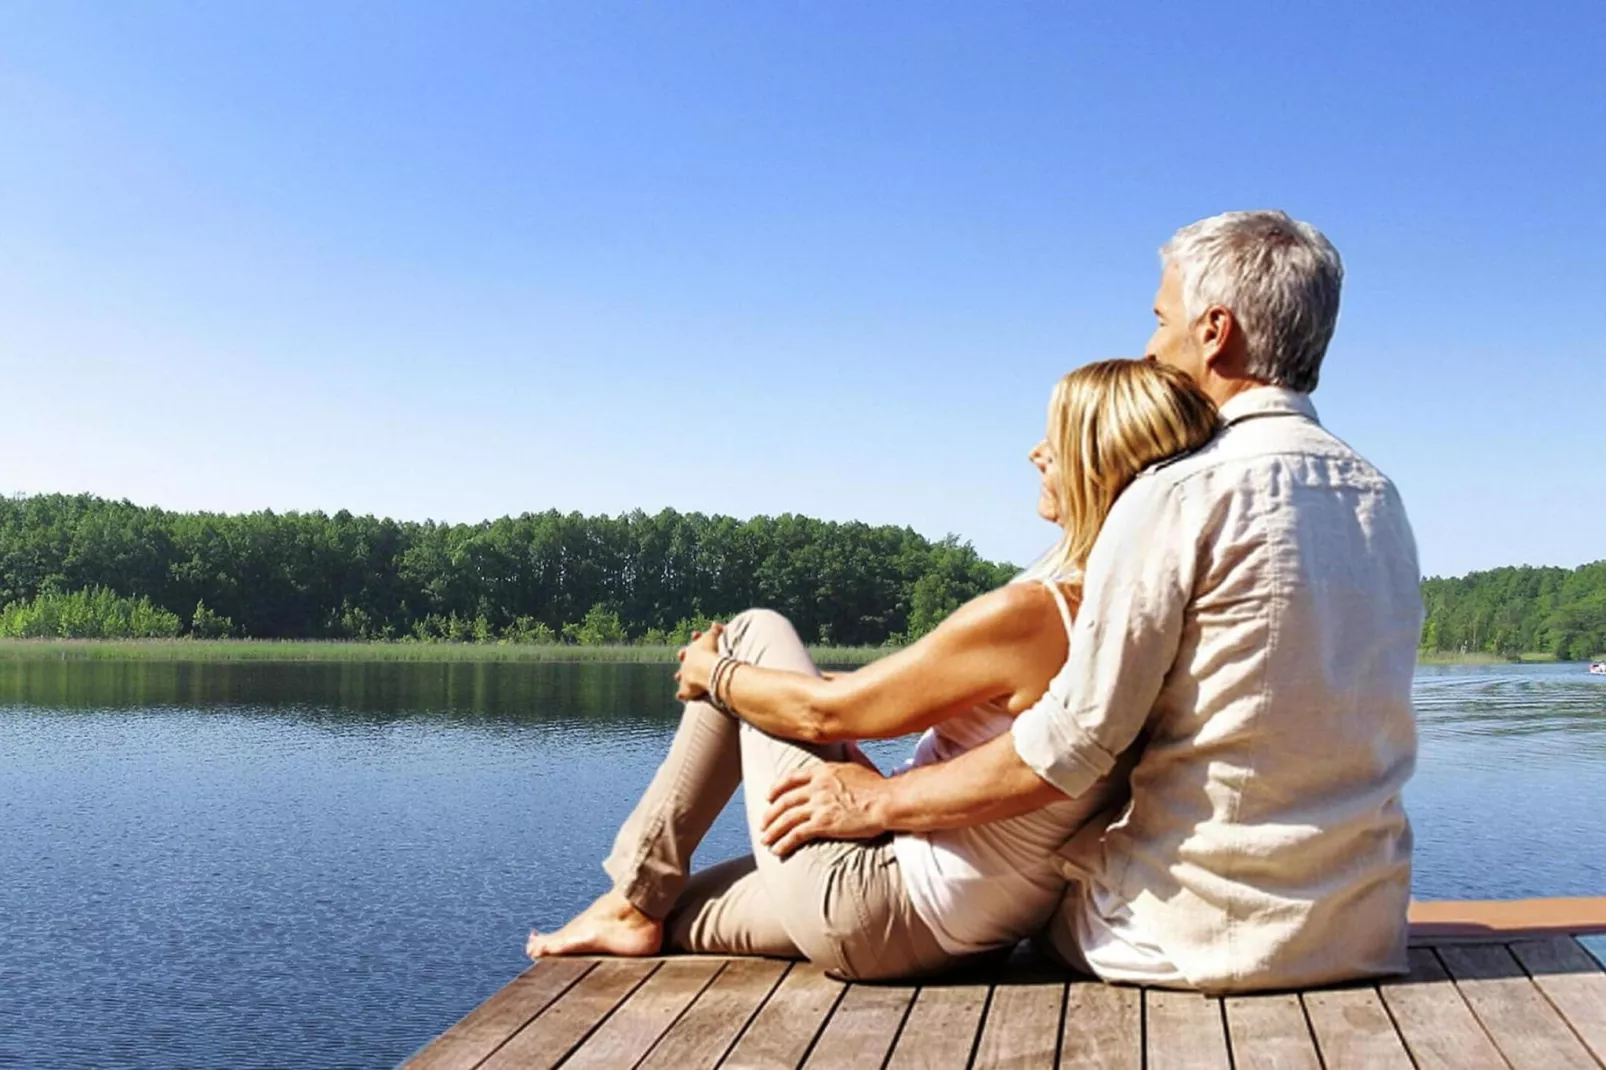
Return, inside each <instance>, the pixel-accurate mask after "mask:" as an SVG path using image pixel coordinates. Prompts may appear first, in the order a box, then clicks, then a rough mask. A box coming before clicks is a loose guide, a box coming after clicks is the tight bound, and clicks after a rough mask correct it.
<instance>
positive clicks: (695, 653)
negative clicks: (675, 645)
mask: <svg viewBox="0 0 1606 1070" xmlns="http://www.w3.org/2000/svg"><path fill="white" fill-rule="evenodd" d="M724 633H725V626H724V625H723V624H710V625H709V626H708V631H706V632H692V633H691V642H690V643H687V644H686V645H685V646H683V647H681V648H680V650H679V652H677V653H676V654H675V658H676V660H677V661H679V662H680V669H679V671H677V672H676V673H675V679H676V680H678V681H679V682H680V689H679V690H677V691H676V692H675V697H676V698H678V699H679V700H680V701H682V702H692V701H694V700H696V699H700V698H704V697H705V696H707V694H708V677H709V675H710V674H712V673H713V671H714V663H715V662H716V661H718V660H719V637H720V636H721V635H723V634H724Z"/></svg>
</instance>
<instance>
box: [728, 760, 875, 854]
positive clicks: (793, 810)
mask: <svg viewBox="0 0 1606 1070" xmlns="http://www.w3.org/2000/svg"><path fill="white" fill-rule="evenodd" d="M886 784H887V782H886V780H885V779H884V778H883V777H882V776H881V774H880V773H877V772H874V771H873V770H871V769H866V768H865V767H864V766H862V765H859V764H858V763H857V762H820V763H818V764H814V765H810V766H808V767H807V768H804V769H798V770H796V771H794V772H791V773H787V774H786V775H785V776H783V777H781V778H780V779H779V780H777V781H776V782H775V785H774V786H773V787H772V788H770V807H769V809H768V810H766V811H765V812H764V825H763V829H762V830H761V832H760V834H759V837H760V839H762V840H763V841H764V845H765V846H766V847H768V848H769V849H770V850H772V851H774V852H775V853H776V854H777V855H779V856H780V857H781V858H785V857H786V856H787V855H789V854H791V853H792V852H793V851H795V850H797V849H798V848H799V847H802V846H803V845H804V844H805V843H808V842H810V841H811V840H822V839H830V840H867V839H870V838H871V837H874V836H879V835H881V833H883V832H885V831H886V827H887V826H886V821H885V820H884V819H883V818H882V816H881V814H882V811H883V807H882V806H881V798H882V795H883V794H884V793H885V791H886Z"/></svg>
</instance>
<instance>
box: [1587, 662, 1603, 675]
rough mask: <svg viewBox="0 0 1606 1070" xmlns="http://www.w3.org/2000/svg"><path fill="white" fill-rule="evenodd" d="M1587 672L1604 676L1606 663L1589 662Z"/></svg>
mask: <svg viewBox="0 0 1606 1070" xmlns="http://www.w3.org/2000/svg"><path fill="white" fill-rule="evenodd" d="M1589 671H1590V672H1592V673H1594V674H1595V675H1596V676H1606V661H1592V662H1590V663H1589Z"/></svg>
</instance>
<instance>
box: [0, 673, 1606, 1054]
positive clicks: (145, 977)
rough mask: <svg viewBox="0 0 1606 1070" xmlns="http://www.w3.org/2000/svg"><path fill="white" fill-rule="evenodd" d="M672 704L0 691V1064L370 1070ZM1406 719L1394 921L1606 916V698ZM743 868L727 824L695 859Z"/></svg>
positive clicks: (627, 682) (453, 678)
mask: <svg viewBox="0 0 1606 1070" xmlns="http://www.w3.org/2000/svg"><path fill="white" fill-rule="evenodd" d="M673 696H674V685H673V682H672V681H671V679H670V669H669V668H668V666H664V667H658V666H636V665H602V664H596V665H551V664H525V665H520V664H468V663H457V664H414V663H403V664H324V665H315V664H177V665H175V664H157V663H136V662H112V663H104V662H61V661H55V662H7V663H0V924H3V928H0V1066H28V1067H44V1066H74V1067H77V1066H108V1067H181V1066H182V1067H189V1066H230V1067H270V1066H280V1067H282V1066H296V1067H365V1066H390V1065H394V1064H395V1063H397V1062H399V1061H400V1060H402V1059H404V1058H406V1057H407V1056H408V1055H409V1054H411V1053H412V1052H413V1051H415V1050H416V1049H417V1048H418V1047H419V1046H421V1045H422V1044H423V1043H425V1042H426V1041H428V1040H429V1039H430V1038H431V1037H433V1036H434V1035H435V1034H436V1033H438V1032H440V1031H441V1030H442V1029H444V1028H446V1027H447V1026H448V1025H450V1024H451V1023H452V1022H453V1021H455V1020H456V1019H457V1018H459V1017H461V1016H462V1015H463V1014H464V1013H465V1012H467V1011H468V1010H469V1009H470V1008H471V1007H473V1006H474V1005H475V1004H476V1003H478V1002H479V1001H480V1000H482V999H483V998H484V997H485V996H487V995H489V994H490V993H491V992H493V991H495V990H496V989H497V988H498V987H500V986H501V985H502V984H504V983H505V982H506V981H507V980H508V979H509V978H511V977H512V976H513V975H514V974H516V973H517V972H518V971H519V970H520V969H521V968H522V966H523V965H524V960H523V957H522V954H521V949H522V947H523V943H524V936H525V933H526V932H527V930H528V929H529V928H530V927H531V926H535V927H542V928H545V927H551V926H554V925H556V924H558V923H560V922H561V921H563V920H564V919H565V918H566V917H567V916H568V915H569V914H570V913H572V912H573V911H574V910H576V909H578V908H579V907H580V906H583V905H584V904H585V903H586V902H588V901H589V900H590V899H591V898H592V897H593V896H594V895H596V894H597V893H598V892H600V891H601V890H602V889H603V888H604V879H603V876H602V873H601V870H600V869H599V867H598V863H599V861H600V860H601V858H602V857H603V855H604V853H605V852H606V850H607V848H608V845H609V843H610V841H611V839H612V835H613V832H614V829H615V828H616V827H617V825H618V823H619V821H620V820H621V819H622V818H623V816H624V814H625V813H626V812H627V810H628V809H629V807H630V804H631V802H632V801H633V800H634V799H635V797H636V794H637V793H638V792H639V791H640V790H641V788H642V787H643V786H645V784H646V782H647V780H648V778H649V777H650V776H651V773H652V770H653V768H654V766H655V764H656V762H657V761H658V758H659V757H660V755H661V754H662V751H663V749H664V746H665V743H666V740H667V737H668V734H669V733H670V732H671V731H672V729H673V726H674V718H675V716H676V710H677V707H676V705H675V702H674V697H673ZM1416 701H1417V709H1418V713H1419V717H1420V720H1421V731H1422V747H1421V762H1420V765H1419V768H1418V772H1417V775H1416V778H1415V780H1414V781H1412V783H1411V786H1410V788H1409V790H1408V793H1407V805H1408V808H1409V811H1410V814H1411V817H1412V820H1413V822H1414V824H1415V827H1416V835H1417V855H1416V893H1417V895H1418V896H1419V897H1420V898H1435V899H1436V898H1508V897H1526V896H1567V895H1606V849H1603V848H1606V808H1603V807H1602V806H1601V802H1602V799H1603V797H1606V791H1603V789H1606V677H1590V676H1588V675H1587V674H1586V673H1585V672H1584V667H1583V666H1579V665H1542V666H1497V667H1464V668H1463V667H1427V668H1423V669H1421V670H1419V673H1418V678H1417V685H1416ZM906 750H907V744H906V743H894V744H884V745H879V746H878V747H876V748H874V749H873V753H875V754H876V756H877V757H878V758H888V759H890V758H892V757H894V756H901V755H902V754H903V753H904V752H905V751H906ZM885 764H886V763H885V762H883V765H885ZM745 850H746V846H745V842H744V838H743V831H742V828H741V826H740V824H739V823H738V821H737V820H736V815H735V814H734V813H733V812H731V811H727V813H726V815H725V816H724V817H723V818H722V819H721V821H720V823H719V825H718V826H717V827H716V828H715V830H714V833H713V835H712V836H711V837H710V839H709V841H708V842H707V843H705V846H704V848H703V854H702V855H701V856H700V860H708V861H712V860H717V859H720V858H724V857H728V856H730V855H733V854H736V853H739V852H743V851H745Z"/></svg>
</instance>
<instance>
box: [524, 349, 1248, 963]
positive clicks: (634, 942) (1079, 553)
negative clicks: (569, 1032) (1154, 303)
mask: <svg viewBox="0 0 1606 1070" xmlns="http://www.w3.org/2000/svg"><path fill="white" fill-rule="evenodd" d="M1215 430H1216V412H1215V407H1214V406H1213V405H1212V404H1211V402H1210V400H1209V399H1208V398H1207V397H1206V396H1205V395H1204V394H1203V393H1202V392H1201V391H1200V390H1199V388H1198V387H1197V386H1195V385H1194V383H1193V381H1192V380H1191V379H1189V378H1188V377H1187V376H1186V375H1184V374H1182V373H1181V372H1178V371H1176V370H1174V369H1172V368H1168V367H1165V366H1162V365H1159V364H1153V363H1146V362H1143V361H1132V360H1111V361H1104V362H1101V363H1097V364H1091V365H1088V366H1087V367H1084V368H1080V369H1078V370H1077V371H1074V372H1072V373H1071V374H1069V375H1067V376H1065V377H1064V378H1063V379H1061V380H1060V382H1059V383H1058V384H1057V385H1056V387H1055V389H1054V394H1053V398H1052V400H1051V401H1050V404H1049V411H1048V431H1047V435H1046V437H1045V438H1044V440H1043V441H1042V442H1040V443H1038V445H1037V446H1036V447H1035V448H1033V450H1032V451H1031V454H1030V458H1031V461H1032V463H1033V464H1034V465H1035V466H1036V467H1037V468H1038V470H1039V472H1040V473H1041V477H1042V491H1041V495H1040V497H1039V499H1038V503H1037V511H1038V513H1039V515H1041V516H1042V517H1044V518H1045V519H1047V520H1050V521H1052V522H1054V523H1056V524H1058V525H1059V526H1060V527H1061V529H1062V533H1061V536H1060V540H1059V542H1058V544H1057V545H1056V546H1055V548H1054V549H1053V550H1052V551H1050V553H1049V554H1048V555H1046V556H1045V557H1044V559H1043V560H1042V561H1040V562H1039V563H1038V565H1036V566H1034V567H1033V568H1032V569H1031V570H1029V572H1028V574H1027V575H1026V576H1023V577H1021V578H1020V579H1019V580H1017V581H1016V582H1014V583H1011V584H1009V585H1007V586H1005V587H1003V588H1000V589H999V590H996V591H992V592H990V593H988V594H985V595H982V596H981V597H979V598H977V599H975V600H973V601H971V602H970V603H968V604H967V605H965V606H963V607H961V608H960V609H959V610H957V611H956V612H955V613H954V614H953V615H952V616H951V617H949V618H948V619H947V620H945V621H944V622H943V623H942V624H941V625H940V626H938V627H937V628H936V629H935V630H934V631H932V632H931V633H930V634H929V635H927V636H925V637H924V638H922V639H921V640H920V641H919V642H917V643H914V644H913V645H911V646H909V647H907V648H905V649H903V650H900V651H898V652H897V653H895V654H892V655H890V656H888V657H886V658H883V659H881V660H879V661H877V662H875V663H873V664H871V665H867V666H865V667H864V668H862V669H860V670H858V671H857V672H853V673H847V674H843V675H837V676H832V677H829V678H826V677H822V676H821V675H820V674H819V673H818V672H817V670H816V669H815V668H814V666H813V664H812V663H811V662H810V661H809V657H808V654H807V652H806V651H805V650H804V647H803V644H802V642H801V641H799V639H798V637H797V635H796V634H795V633H794V632H793V631H792V629H791V626H790V625H789V624H787V622H786V621H785V619H784V618H782V617H780V616H779V615H778V614H775V613H771V612H768V611H763V610H757V611H749V612H747V613H743V614H741V615H740V616H738V617H736V618H735V619H733V620H732V621H731V622H730V624H729V625H727V626H724V627H720V626H718V625H716V626H715V627H714V628H712V629H710V631H709V633H708V634H707V635H700V636H697V637H695V639H694V641H693V643H692V644H691V645H690V646H688V647H687V648H686V649H685V650H683V651H681V653H680V658H681V669H680V672H679V673H677V674H676V676H677V679H679V680H680V682H681V688H680V696H679V697H681V698H682V699H685V700H686V709H685V713H684V715H683V717H682V719H681V723H680V728H679V730H678V731H677V732H676V734H675V738H674V741H673V743H672V744H671V745H670V751H669V757H668V758H667V759H666V760H665V762H664V764H663V765H662V766H661V767H660V768H659V770H658V773H657V776H656V777H655V778H654V779H653V782H652V784H651V785H650V786H649V787H648V789H647V792H646V794H645V795H644V796H643V797H642V799H641V802H640V803H638V804H637V806H636V809H635V811H634V812H633V813H632V814H631V815H630V817H629V819H628V820H627V821H626V822H625V824H624V827H623V828H622V829H621V830H620V832H619V836H618V839H617V840H616V841H615V844H614V849H613V852H612V854H611V855H610V856H609V858H608V860H607V861H606V862H605V863H604V868H605V869H606V870H607V872H608V873H609V875H610V876H611V877H612V878H613V881H614V887H613V890H612V891H610V892H608V893H607V894H605V895H603V896H602V898H600V899H599V900H597V902H596V903H594V904H593V905H592V906H591V907H589V908H587V909H586V911H585V912H584V913H582V914H580V915H579V916H578V917H577V918H575V919H574V920H573V921H571V922H569V924H567V925H565V926H564V927H563V928H562V929H559V930H558V931H557V932H555V933H551V934H541V933H531V934H530V940H529V943H528V945H527V948H526V950H527V952H528V953H529V954H530V956H531V957H532V958H539V957H541V956H543V955H563V954H596V953H602V954H618V955H651V954H656V953H658V952H659V951H660V950H661V949H662V948H663V946H664V945H665V943H667V944H668V946H669V947H670V948H672V949H675V950H679V951H692V952H706V953H720V954H759V955H771V956H777V957H783V958H808V959H810V960H812V961H814V962H817V963H819V964H820V965H822V966H823V967H825V968H826V969H827V970H828V971H829V972H831V973H833V974H835V975H837V976H840V977H844V978H848V979H874V978H889V977H900V976H912V975H918V974H923V973H928V972H931V971H933V970H937V969H940V968H942V967H944V966H946V965H948V964H950V963H952V962H953V961H955V960H956V959H958V958H960V957H963V956H965V955H969V954H973V953H977V952H981V951H986V950H989V949H991V948H996V947H1005V946H1010V945H1013V944H1014V943H1015V942H1016V941H1018V940H1019V939H1021V938H1022V937H1023V936H1026V935H1028V934H1030V933H1032V932H1033V931H1035V930H1036V929H1037V928H1038V927H1039V926H1041V924H1042V923H1043V921H1044V920H1045V919H1046V918H1047V917H1048V915H1049V913H1050V912H1051V911H1052V910H1053V909H1054V906H1055V905H1056V904H1057V903H1058V901H1059V898H1060V896H1061V894H1062V892H1063V888H1064V880H1063V878H1062V877H1061V876H1060V875H1059V873H1058V872H1057V870H1056V869H1055V867H1054V865H1053V861H1052V859H1053V854H1054V851H1055V850H1056V849H1057V848H1058V847H1059V846H1060V845H1061V844H1062V843H1063V842H1064V841H1065V840H1066V839H1067V838H1068V837H1069V836H1070V835H1071V833H1073V832H1075V831H1076V829H1077V828H1078V827H1080V826H1081V825H1082V823H1083V822H1085V821H1086V820H1087V819H1088V817H1090V816H1091V815H1092V814H1093V813H1095V812H1097V810H1098V809H1099V808H1100V804H1101V802H1102V800H1100V799H1088V798H1081V799H1074V800H1071V799H1067V800H1065V801H1063V802H1055V803H1053V804H1051V805H1049V806H1046V807H1044V808H1043V809H1041V810H1038V811H1035V812H1033V813H1030V814H1025V815H1022V816H1020V817H1015V818H1010V819H1008V820H1005V821H996V822H992V823H989V824H985V825H978V826H975V827H973V828H968V829H956V830H948V831H943V832H936V833H928V834H909V835H904V834H898V835H892V836H883V837H881V838H879V839H875V840H867V841H847V840H835V841H832V840H823V841H816V842H812V843H807V844H804V845H802V846H800V847H798V848H797V849H795V850H785V849H783V850H781V851H776V850H772V849H770V848H769V847H768V846H766V845H765V843H764V841H763V840H762V839H761V835H760V832H761V829H762V827H763V818H764V814H765V810H766V805H767V800H768V795H769V789H770V786H771V785H772V784H774V783H776V782H777V781H778V780H780V779H781V778H782V777H783V776H785V775H786V774H788V773H790V772H793V771H795V770H797V769H799V768H803V767H805V766H807V765H809V764H812V763H816V762H820V761H847V760H853V761H860V762H864V763H865V764H867V765H868V764H869V763H868V761H867V760H866V759H865V758H864V757H863V754H862V753H861V752H859V750H858V748H857V746H855V745H854V744H853V743H852V742H851V741H852V740H855V739H876V738H890V737H894V736H901V735H905V734H908V733H911V732H917V731H922V730H925V731H926V734H925V735H924V736H923V737H922V739H921V740H920V743H919V745H918V746H917V748H916V751H915V756H914V759H913V764H917V765H922V764H927V763H930V762H935V761H943V760H946V759H948V758H951V757H953V756H954V755H955V754H958V753H960V752H962V751H964V750H968V749H970V748H972V747H976V746H979V745H981V744H982V743H985V742H987V741H988V740H990V739H992V738H993V737H995V736H997V735H998V734H1000V733H1002V732H1005V731H1008V729H1009V726H1010V724H1011V722H1012V720H1013V718H1014V717H1015V716H1016V715H1018V714H1019V713H1021V712H1022V711H1024V710H1026V709H1028V708H1029V707H1030V706H1031V705H1032V704H1033V703H1034V702H1036V701H1037V700H1038V699H1039V698H1040V697H1041V696H1042V695H1043V693H1044V691H1045V690H1046V689H1047V687H1048V683H1049V681H1050V680H1051V679H1052V678H1053V676H1054V674H1055V673H1056V672H1057V671H1058V670H1059V669H1060V667H1061V666H1062V665H1063V664H1064V662H1065V657H1066V650H1067V642H1068V635H1069V633H1070V629H1071V621H1072V614H1073V611H1074V606H1075V604H1076V601H1077V594H1078V590H1079V579H1078V577H1079V576H1080V570H1081V567H1082V566H1083V564H1084V563H1085V562H1086V559H1087V555H1088V553H1089V551H1090V550H1091V549H1092V547H1093V542H1094V539H1095V538H1096V537H1097V535H1098V531H1099V528H1100V526H1101V525H1102V524H1103V522H1104V518H1105V516H1106V515H1108V513H1109V510H1110V506H1111V505H1112V504H1113V503H1114V502H1115V499H1116V497H1117V496H1118V495H1119V494H1120V493H1121V491H1122V490H1123V489H1125V487H1126V486H1127V484H1128V483H1130V482H1131V481H1132V479H1133V478H1134V477H1136V476H1137V475H1138V474H1139V473H1140V472H1141V471H1143V469H1144V468H1146V467H1148V466H1149V465H1151V464H1154V463H1155V462H1157V461H1160V460H1163V459H1165V458H1167V457H1169V456H1172V455H1174V454H1177V453H1179V452H1182V451H1185V450H1189V449H1196V448H1198V447H1199V446H1200V445H1202V444H1203V443H1204V442H1206V441H1207V440H1208V439H1209V438H1210V437H1211V436H1212V435H1213V434H1214V433H1215ZM790 740H799V741H801V742H790ZM872 768H873V766H872ZM738 783H744V784H745V790H746V803H747V817H748V829H749V832H750V834H751V837H752V842H753V845H754V853H753V855H750V856H748V857H746V858H739V859H733V860H731V861H729V862H725V863H722V864H720V865H717V866H714V867H712V868H710V869H706V870H704V871H702V872H700V873H698V874H697V875H696V876H695V877H690V878H689V879H688V875H689V873H690V861H691V854H692V851H693V850H694V849H695V848H696V846H697V843H698V842H699V841H700V840H701V839H702V837H703V835H704V834H705V833H706V832H707V830H708V827H709V825H710V824H712V822H713V820H714V818H715V816H716V815H717V814H718V813H719V811H720V809H721V808H722V807H723V806H724V804H725V802H726V801H727V800H728V799H729V798H730V797H731V795H732V793H733V792H734V791H735V790H736V787H737V784H738ZM787 846H788V847H789V846H790V845H789V844H788V845H787Z"/></svg>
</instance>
